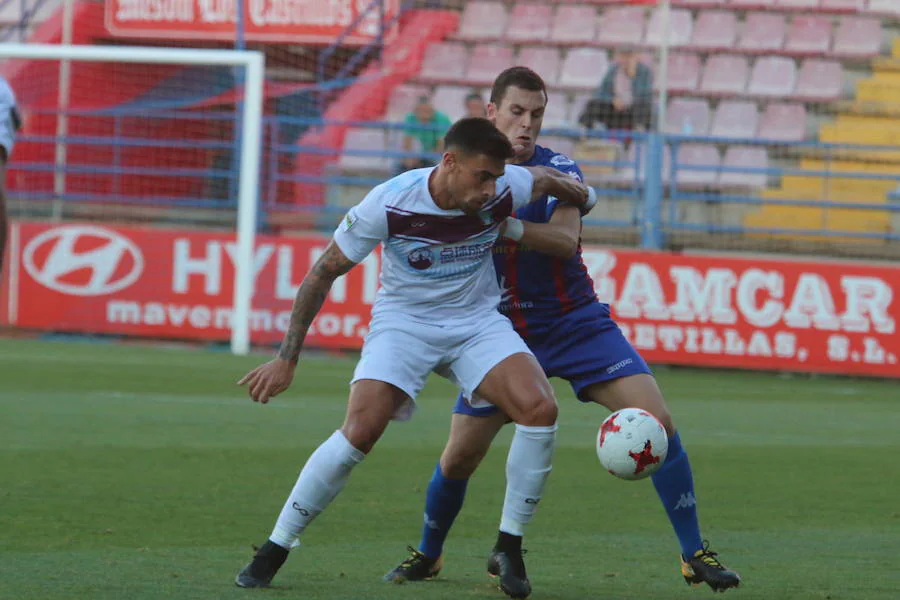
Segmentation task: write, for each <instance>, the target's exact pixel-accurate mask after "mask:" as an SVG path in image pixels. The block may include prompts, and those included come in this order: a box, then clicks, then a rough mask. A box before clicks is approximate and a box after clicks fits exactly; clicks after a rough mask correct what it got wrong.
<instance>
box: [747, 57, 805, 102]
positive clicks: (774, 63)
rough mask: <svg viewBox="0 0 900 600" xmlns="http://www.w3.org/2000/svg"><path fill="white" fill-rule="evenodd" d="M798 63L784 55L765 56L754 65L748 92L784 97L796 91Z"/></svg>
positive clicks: (770, 96) (757, 94)
mask: <svg viewBox="0 0 900 600" xmlns="http://www.w3.org/2000/svg"><path fill="white" fill-rule="evenodd" d="M796 84H797V65H796V64H795V63H794V61H793V60H792V59H790V58H785V57H783V56H764V57H762V58H760V59H759V60H757V61H756V64H755V65H753V71H752V72H751V74H750V83H749V85H748V86H747V93H748V94H750V95H751V96H763V97H766V98H784V97H787V96H790V95H791V94H792V93H793V92H794V87H795V86H796Z"/></svg>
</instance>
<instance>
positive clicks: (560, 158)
mask: <svg viewBox="0 0 900 600" xmlns="http://www.w3.org/2000/svg"><path fill="white" fill-rule="evenodd" d="M536 151H537V153H538V161H539V163H538V164H541V165H545V166H548V167H553V168H554V169H556V170H558V171H562V172H563V173H575V174H576V175H578V176H579V178H580V177H581V169H580V168H579V167H578V163H576V162H575V160H574V159H572V158H569V157H568V156H566V155H565V154H563V153H562V152H556V151H554V150H551V149H550V148H545V147H544V146H536Z"/></svg>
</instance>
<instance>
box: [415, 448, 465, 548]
mask: <svg viewBox="0 0 900 600" xmlns="http://www.w3.org/2000/svg"><path fill="white" fill-rule="evenodd" d="M468 483H469V480H468V479H447V478H446V477H444V474H443V473H441V463H440V462H438V464H437V466H436V467H435V468H434V475H432V476H431V483H429V484H428V491H427V492H426V494H425V524H424V525H423V526H422V542H421V543H420V544H419V552H421V553H422V554H424V555H425V556H427V557H428V558H437V557H439V556H440V555H441V552H443V550H444V540H446V539H447V534H448V533H450V528H451V527H452V526H453V521H454V520H455V519H456V515H458V514H459V511H460V510H461V509H462V505H463V500H464V499H465V497H466V485H468Z"/></svg>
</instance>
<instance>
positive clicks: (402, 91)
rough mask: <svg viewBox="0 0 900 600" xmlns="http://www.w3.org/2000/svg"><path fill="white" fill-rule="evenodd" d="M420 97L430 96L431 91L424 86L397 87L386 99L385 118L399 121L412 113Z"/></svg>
mask: <svg viewBox="0 0 900 600" xmlns="http://www.w3.org/2000/svg"><path fill="white" fill-rule="evenodd" d="M422 96H431V89H429V88H428V86H424V85H415V84H404V85H398V86H397V87H395V88H394V89H393V90H392V91H391V97H390V98H389V99H388V105H387V111H386V114H385V118H386V119H387V120H388V121H401V120H403V118H404V117H405V116H406V115H407V114H409V113H410V112H412V109H413V108H415V106H416V103H417V102H418V100H419V98H421V97H422Z"/></svg>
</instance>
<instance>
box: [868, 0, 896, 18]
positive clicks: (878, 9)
mask: <svg viewBox="0 0 900 600" xmlns="http://www.w3.org/2000/svg"><path fill="white" fill-rule="evenodd" d="M869 12H871V13H874V14H876V15H884V16H897V15H900V3H898V2H897V0H869Z"/></svg>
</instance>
